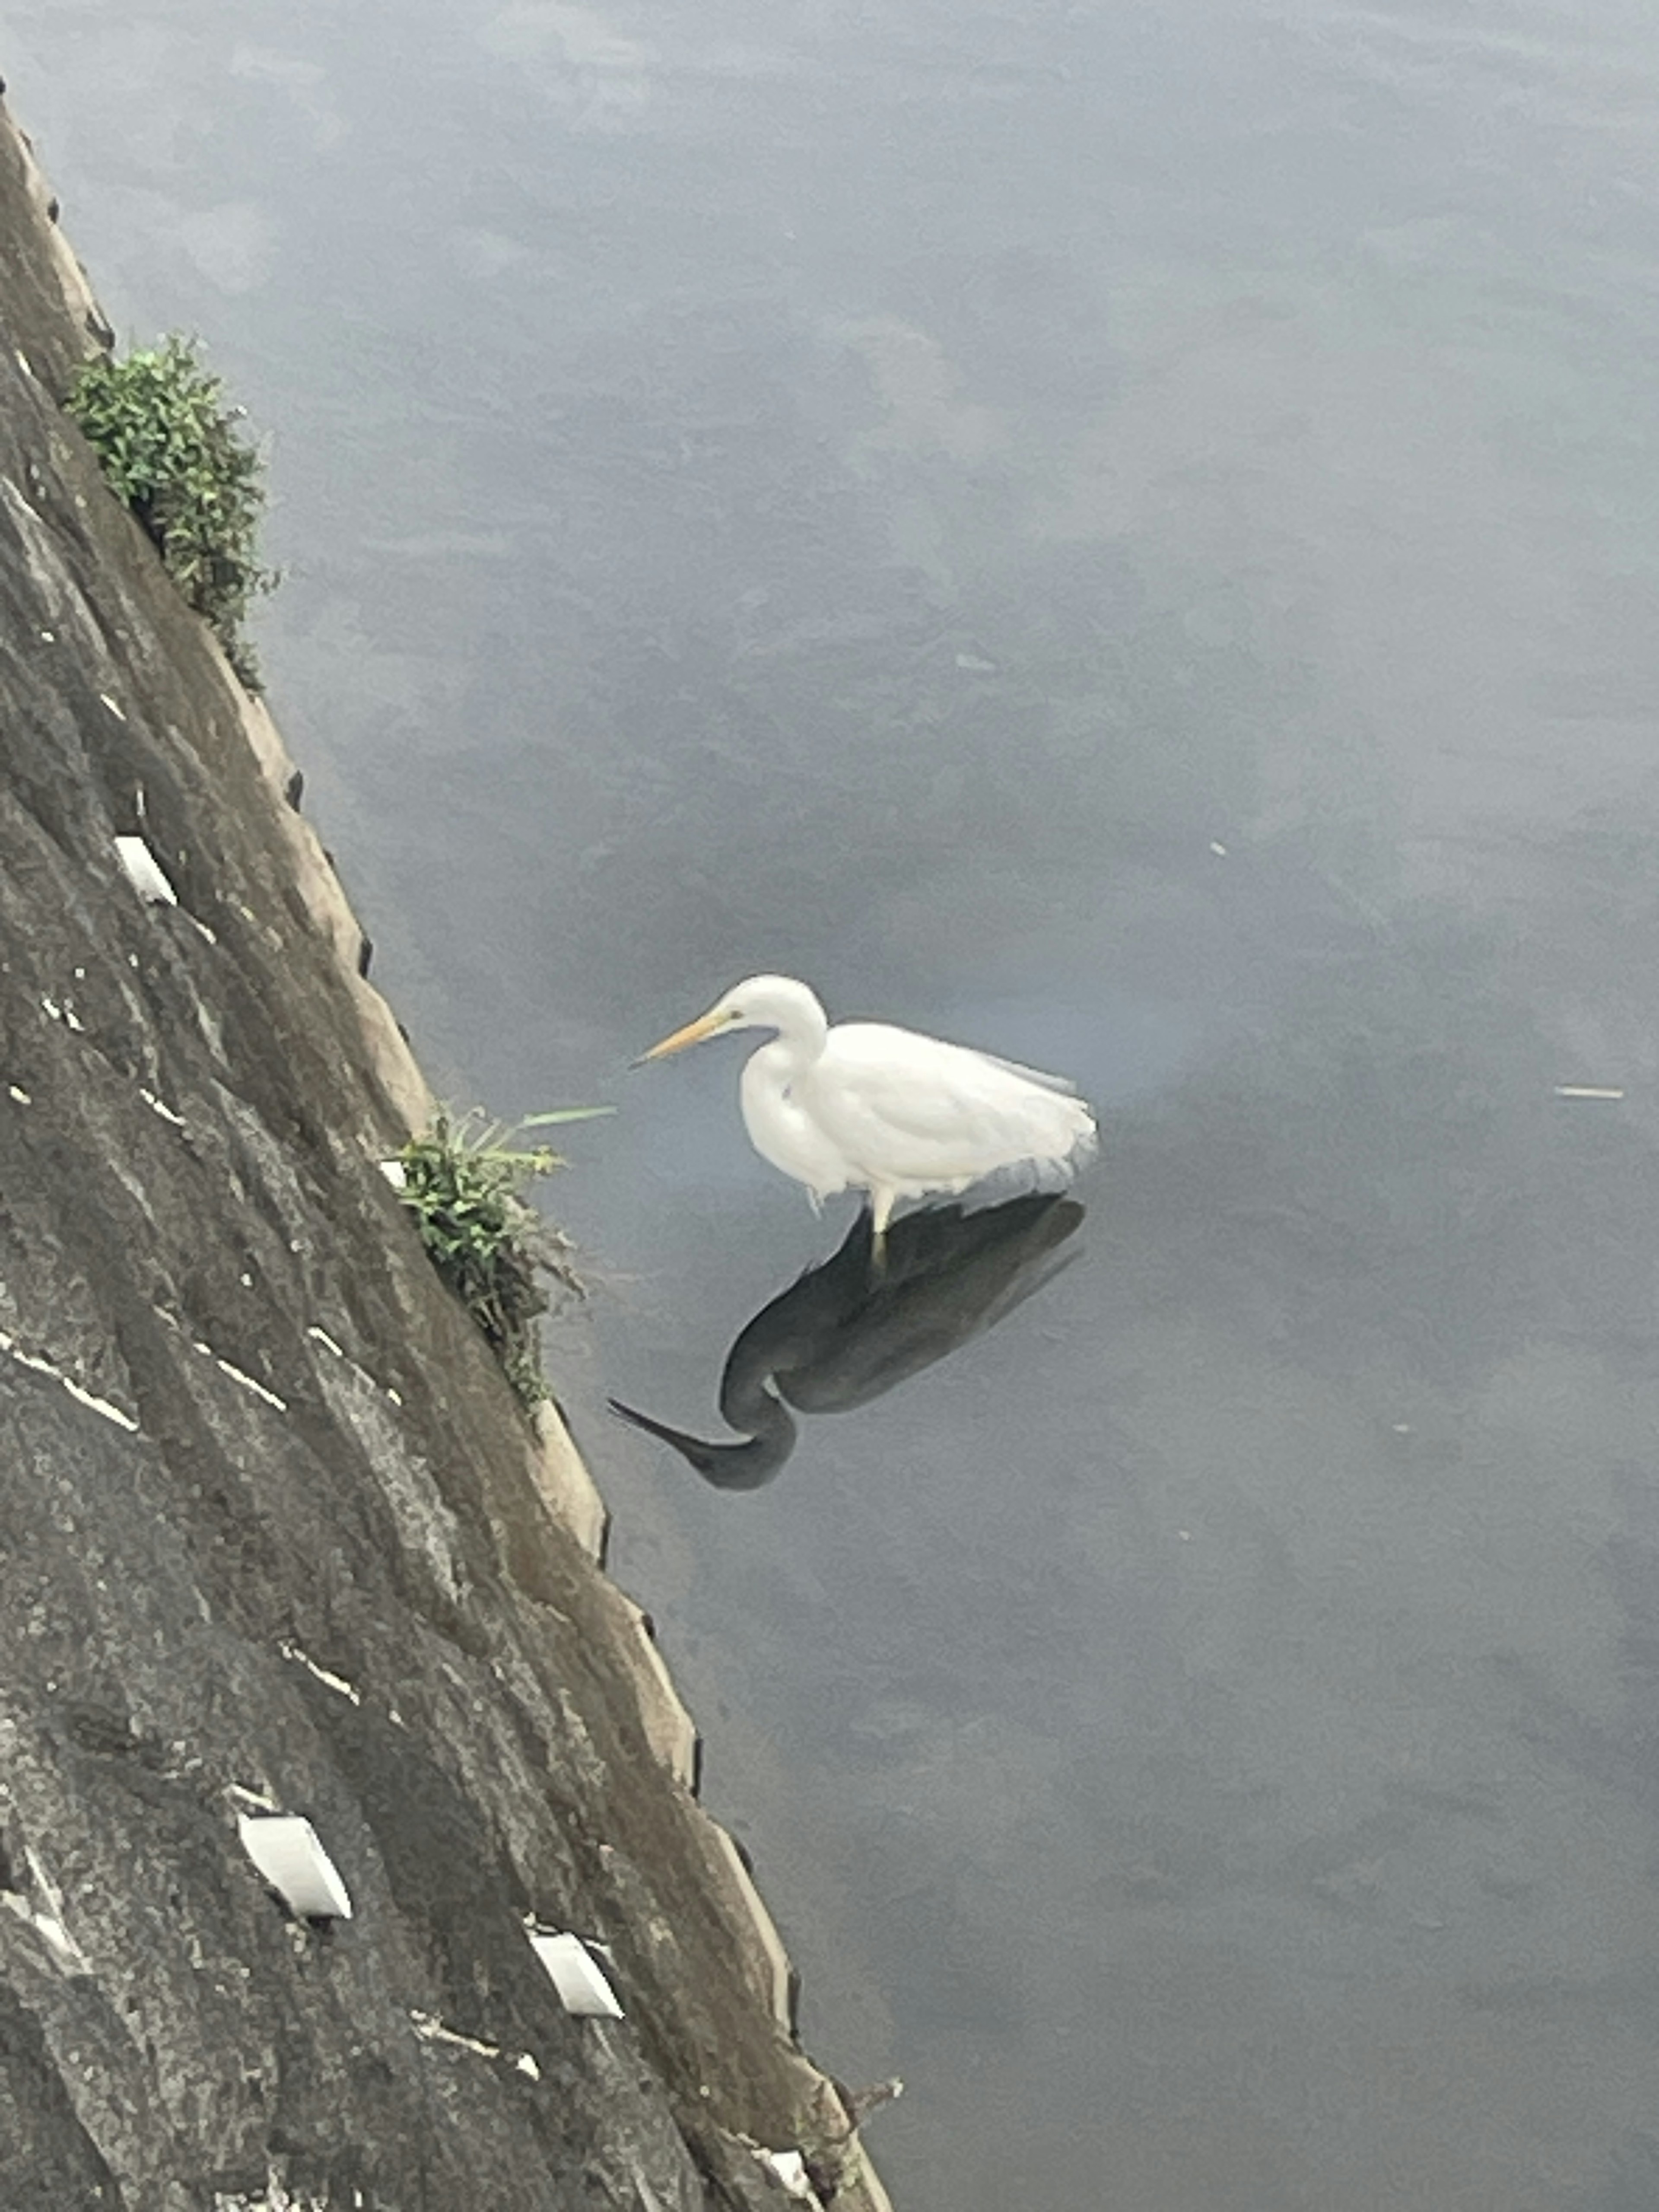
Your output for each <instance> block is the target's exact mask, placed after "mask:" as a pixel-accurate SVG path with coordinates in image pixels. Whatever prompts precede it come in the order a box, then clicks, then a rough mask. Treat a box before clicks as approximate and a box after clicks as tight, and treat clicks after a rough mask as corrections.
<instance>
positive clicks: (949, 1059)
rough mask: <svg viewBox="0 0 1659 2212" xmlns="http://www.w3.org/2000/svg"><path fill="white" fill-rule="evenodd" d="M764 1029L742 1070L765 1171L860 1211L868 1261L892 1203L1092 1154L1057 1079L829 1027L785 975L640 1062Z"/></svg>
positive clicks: (758, 984)
mask: <svg viewBox="0 0 1659 2212" xmlns="http://www.w3.org/2000/svg"><path fill="white" fill-rule="evenodd" d="M754 1029H759V1030H776V1032H777V1034H776V1036H775V1037H774V1038H773V1039H772V1041H771V1042H770V1043H769V1044H763V1046H762V1047H761V1048H760V1050H759V1051H758V1052H755V1053H751V1054H750V1056H749V1058H748V1060H746V1061H745V1062H744V1070H743V1082H742V1090H741V1098H742V1103H743V1118H744V1124H745V1126H746V1127H747V1128H748V1131H749V1136H750V1142H751V1143H752V1144H753V1146H754V1147H755V1150H756V1151H757V1152H758V1153H759V1154H760V1155H761V1157H762V1158H763V1159H766V1160H769V1161H770V1162H771V1163H772V1165H773V1166H774V1167H775V1168H781V1169H782V1170H783V1172H784V1174H785V1175H787V1176H793V1177H794V1179H795V1180H796V1182H803V1183H805V1185H806V1188H807V1190H808V1192H809V1193H810V1194H811V1200H812V1203H813V1205H814V1206H817V1205H818V1204H820V1203H821V1202H822V1200H824V1199H826V1198H828V1197H829V1196H830V1195H831V1194H833V1193H835V1192H836V1191H839V1190H848V1189H851V1190H861V1191H865V1192H867V1193H868V1194H869V1199H870V1212H871V1227H872V1248H873V1250H874V1252H875V1254H876V1255H877V1257H878V1259H879V1257H880V1255H881V1254H882V1252H883V1250H884V1239H885V1237H886V1231H887V1224H888V1221H889V1219H890V1217H891V1214H892V1211H893V1208H894V1206H896V1205H897V1204H898V1202H899V1201H900V1200H902V1199H912V1198H919V1199H928V1198H940V1197H947V1196H954V1195H955V1194H957V1193H958V1192H960V1191H964V1190H966V1189H967V1188H968V1187H969V1184H970V1183H975V1182H980V1181H981V1179H982V1178H983V1177H984V1176H990V1175H994V1174H995V1173H996V1172H997V1171H998V1170H999V1169H1003V1168H1016V1167H1025V1166H1029V1167H1031V1168H1034V1169H1036V1170H1040V1171H1041V1170H1047V1171H1048V1172H1050V1173H1054V1174H1057V1175H1060V1176H1067V1175H1069V1174H1070V1173H1071V1171H1072V1170H1073V1168H1074V1167H1075V1166H1076V1165H1077V1164H1079V1162H1080V1161H1081V1160H1082V1159H1083V1158H1085V1157H1086V1155H1087V1154H1088V1153H1089V1152H1091V1150H1092V1149H1093V1146H1094V1142H1095V1124H1094V1116H1093V1115H1091V1113H1090V1111H1089V1109H1088V1108H1087V1106H1085V1103H1083V1101H1082V1099H1081V1098H1079V1097H1078V1096H1077V1093H1076V1091H1075V1088H1074V1087H1073V1085H1071V1084H1069V1083H1067V1082H1066V1081H1065V1080H1064V1079H1063V1078H1061V1077H1059V1076H1054V1075H1042V1074H1039V1073H1037V1071H1036V1069H1035V1068H1030V1067H1021V1066H1019V1065H1018V1063H1017V1062H1015V1061H1013V1060H997V1059H995V1058H994V1057H993V1055H992V1054H989V1053H985V1052H975V1051H973V1050H972V1049H971V1048H969V1047H968V1046H966V1045H960V1044H945V1043H943V1042H941V1041H940V1040H939V1038H937V1037H930V1036H918V1035H917V1034H916V1032H915V1030H901V1029H894V1028H891V1027H890V1025H889V1024H887V1023H885V1022H837V1023H836V1025H835V1026H834V1028H831V1027H830V1024H829V1018H828V1017H827V1015H826V1014H825V1013H824V1011H823V1007H822V1006H820V1005H819V1003H818V1001H817V999H816V998H815V997H814V996H813V994H812V993H811V991H809V990H808V989H807V987H806V986H805V983H798V982H796V981H795V980H794V978H793V976H791V975H751V976H750V977H749V979H748V980H747V981H746V982H742V983H738V984H736V985H734V986H733V987H732V989H731V990H729V991H728V992H727V993H726V995H725V997H724V998H723V999H720V1000H717V1001H716V1003H715V1004H714V1006H711V1007H710V1008H709V1010H708V1012H707V1013H706V1014H702V1015H701V1016H699V1018H697V1019H696V1021H695V1022H688V1023H687V1024H686V1025H685V1027H684V1029H681V1030H675V1031H674V1033H673V1035H672V1036H665V1038H664V1039H663V1041H662V1042H661V1043H660V1044H656V1045H653V1046H652V1048H651V1049H650V1051H649V1052H647V1053H646V1054H642V1055H641V1057H642V1058H643V1059H645V1060H663V1059H665V1058H666V1057H667V1055H668V1054H670V1053H672V1052H682V1051H684V1048H685V1047H686V1046H687V1045H692V1044H701V1043H702V1041H703V1039H704V1038H705V1037H712V1036H720V1035H721V1034H722V1033H723V1032H724V1031H725V1030H754Z"/></svg>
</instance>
